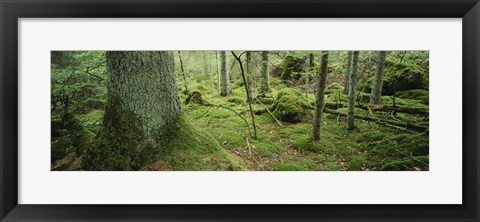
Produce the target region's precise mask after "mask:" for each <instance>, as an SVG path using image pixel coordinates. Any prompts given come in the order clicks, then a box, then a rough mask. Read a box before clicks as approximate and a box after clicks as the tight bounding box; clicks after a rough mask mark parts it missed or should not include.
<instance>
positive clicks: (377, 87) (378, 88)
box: [370, 51, 387, 104]
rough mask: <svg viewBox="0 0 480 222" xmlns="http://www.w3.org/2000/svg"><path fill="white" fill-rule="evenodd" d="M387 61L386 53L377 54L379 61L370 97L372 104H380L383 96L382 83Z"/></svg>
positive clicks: (379, 52)
mask: <svg viewBox="0 0 480 222" xmlns="http://www.w3.org/2000/svg"><path fill="white" fill-rule="evenodd" d="M386 59H387V52H386V51H378V52H377V61H376V66H375V76H374V78H373V86H372V92H371V94H370V95H371V96H370V103H372V104H380V98H381V96H382V82H383V69H384V68H385V60H386Z"/></svg>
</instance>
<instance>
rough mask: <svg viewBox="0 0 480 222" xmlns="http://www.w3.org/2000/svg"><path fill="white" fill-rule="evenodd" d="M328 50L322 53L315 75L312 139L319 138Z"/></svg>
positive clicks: (316, 139)
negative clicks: (315, 90) (315, 91)
mask: <svg viewBox="0 0 480 222" xmlns="http://www.w3.org/2000/svg"><path fill="white" fill-rule="evenodd" d="M327 66H328V51H325V52H323V53H322V57H321V63H320V69H319V70H318V76H317V94H316V98H315V112H314V115H313V132H312V140H313V141H318V140H320V128H321V122H322V115H323V106H324V98H325V86H326V82H327Z"/></svg>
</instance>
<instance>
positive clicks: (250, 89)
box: [245, 51, 255, 100]
mask: <svg viewBox="0 0 480 222" xmlns="http://www.w3.org/2000/svg"><path fill="white" fill-rule="evenodd" d="M245 54H247V55H246V56H247V60H246V64H245V72H246V75H247V84H248V92H249V95H250V98H249V99H250V100H252V98H253V90H254V88H255V82H254V80H253V73H254V72H253V70H252V52H250V51H247V52H246V53H245Z"/></svg>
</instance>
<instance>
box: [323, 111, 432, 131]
mask: <svg viewBox="0 0 480 222" xmlns="http://www.w3.org/2000/svg"><path fill="white" fill-rule="evenodd" d="M323 112H325V113H330V114H334V115H339V116H345V117H346V116H347V113H343V112H340V111H336V110H331V109H326V108H323ZM355 119H361V120H367V121H372V122H377V123H382V124H390V125H394V126H400V127H404V128H405V129H407V130H408V129H411V130H415V131H420V132H423V131H425V130H427V129H428V126H422V125H417V124H412V123H402V122H398V121H393V120H386V119H383V120H382V119H378V118H375V117H370V116H361V115H355Z"/></svg>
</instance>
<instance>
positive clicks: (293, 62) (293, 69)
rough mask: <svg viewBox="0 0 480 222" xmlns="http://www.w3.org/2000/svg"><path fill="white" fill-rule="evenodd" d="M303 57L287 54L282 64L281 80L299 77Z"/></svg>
mask: <svg viewBox="0 0 480 222" xmlns="http://www.w3.org/2000/svg"><path fill="white" fill-rule="evenodd" d="M304 66H305V58H302V57H296V56H292V55H288V56H287V57H285V60H284V61H283V64H282V74H281V75H280V78H281V79H282V80H283V81H287V80H291V79H296V80H298V79H300V77H301V76H302V75H301V74H302V73H303V72H304Z"/></svg>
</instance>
